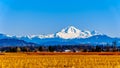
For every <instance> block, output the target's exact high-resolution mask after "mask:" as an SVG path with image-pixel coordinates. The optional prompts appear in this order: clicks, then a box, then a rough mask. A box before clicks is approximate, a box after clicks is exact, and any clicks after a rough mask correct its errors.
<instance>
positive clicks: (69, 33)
mask: <svg viewBox="0 0 120 68" xmlns="http://www.w3.org/2000/svg"><path fill="white" fill-rule="evenodd" d="M94 35H99V33H97V32H96V31H92V32H90V31H87V30H86V31H82V30H79V29H77V28H75V27H74V26H69V27H67V28H65V29H62V30H61V31H60V32H58V33H56V37H59V38H63V39H73V38H88V37H91V36H94Z"/></svg>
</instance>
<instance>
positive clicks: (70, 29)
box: [61, 26, 80, 33]
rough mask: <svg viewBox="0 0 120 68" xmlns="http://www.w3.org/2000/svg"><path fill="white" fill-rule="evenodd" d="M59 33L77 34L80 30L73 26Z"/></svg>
mask: <svg viewBox="0 0 120 68" xmlns="http://www.w3.org/2000/svg"><path fill="white" fill-rule="evenodd" d="M61 32H64V33H79V32H80V30H79V29H77V28H75V27H74V26H68V27H67V28H65V29H62V30H61Z"/></svg>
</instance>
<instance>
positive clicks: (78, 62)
mask: <svg viewBox="0 0 120 68" xmlns="http://www.w3.org/2000/svg"><path fill="white" fill-rule="evenodd" d="M27 54H28V53H27ZM27 54H26V53H25V54H24V53H6V54H5V55H3V54H2V55H0V68H120V55H65V54H62V55H36V54H35V53H34V54H33V55H31V54H30V55H27Z"/></svg>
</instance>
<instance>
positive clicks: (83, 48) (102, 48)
mask: <svg viewBox="0 0 120 68" xmlns="http://www.w3.org/2000/svg"><path fill="white" fill-rule="evenodd" d="M116 45H117V44H116V42H113V44H112V45H109V44H106V45H96V46H93V45H89V44H81V45H56V46H23V47H1V48H0V51H1V52H66V51H70V52H117V51H120V47H119V46H118V47H117V46H116Z"/></svg>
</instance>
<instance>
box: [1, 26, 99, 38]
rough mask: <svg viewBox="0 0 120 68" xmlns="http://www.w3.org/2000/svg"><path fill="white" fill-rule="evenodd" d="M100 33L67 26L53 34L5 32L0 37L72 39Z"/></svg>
mask: <svg viewBox="0 0 120 68" xmlns="http://www.w3.org/2000/svg"><path fill="white" fill-rule="evenodd" d="M95 35H100V33H98V32H97V31H92V32H91V31H88V30H79V29H77V28H75V27H74V26H68V27H66V28H64V29H62V30H61V31H60V32H57V33H55V34H47V35H27V36H10V35H5V34H0V38H5V37H11V38H19V39H20V38H22V39H32V38H40V39H45V38H62V39H74V38H88V37H91V36H95Z"/></svg>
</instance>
